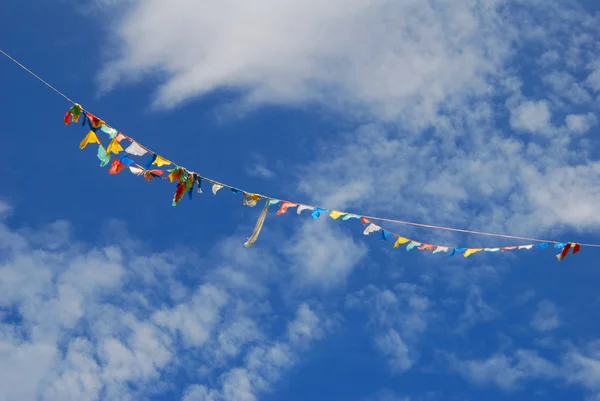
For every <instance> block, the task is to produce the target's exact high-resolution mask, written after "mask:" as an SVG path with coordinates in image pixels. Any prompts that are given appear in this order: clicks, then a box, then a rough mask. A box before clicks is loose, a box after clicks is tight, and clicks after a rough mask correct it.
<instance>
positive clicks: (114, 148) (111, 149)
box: [106, 138, 123, 154]
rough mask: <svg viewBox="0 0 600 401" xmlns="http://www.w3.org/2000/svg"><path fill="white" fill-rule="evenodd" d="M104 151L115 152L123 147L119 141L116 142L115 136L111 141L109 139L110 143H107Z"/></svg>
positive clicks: (120, 150)
mask: <svg viewBox="0 0 600 401" xmlns="http://www.w3.org/2000/svg"><path fill="white" fill-rule="evenodd" d="M106 151H107V152H108V153H110V152H113V153H114V154H117V153H119V152H122V151H123V147H122V146H121V144H120V143H119V142H117V138H113V139H112V141H110V143H109V144H108V148H106Z"/></svg>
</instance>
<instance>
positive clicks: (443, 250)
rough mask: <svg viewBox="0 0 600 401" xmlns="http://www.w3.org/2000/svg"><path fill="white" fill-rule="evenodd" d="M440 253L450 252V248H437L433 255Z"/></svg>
mask: <svg viewBox="0 0 600 401" xmlns="http://www.w3.org/2000/svg"><path fill="white" fill-rule="evenodd" d="M438 252H448V247H447V246H438V247H437V248H435V250H434V251H433V253H438Z"/></svg>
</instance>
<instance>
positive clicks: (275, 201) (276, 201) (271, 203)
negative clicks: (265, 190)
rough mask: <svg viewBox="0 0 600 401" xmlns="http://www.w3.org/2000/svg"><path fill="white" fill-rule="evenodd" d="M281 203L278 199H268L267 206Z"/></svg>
mask: <svg viewBox="0 0 600 401" xmlns="http://www.w3.org/2000/svg"><path fill="white" fill-rule="evenodd" d="M279 202H281V201H280V200H279V199H269V205H276V204H278V203H279Z"/></svg>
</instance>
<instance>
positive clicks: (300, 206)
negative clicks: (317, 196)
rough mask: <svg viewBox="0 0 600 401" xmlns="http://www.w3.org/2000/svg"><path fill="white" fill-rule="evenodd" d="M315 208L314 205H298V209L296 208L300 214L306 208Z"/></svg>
mask: <svg viewBox="0 0 600 401" xmlns="http://www.w3.org/2000/svg"><path fill="white" fill-rule="evenodd" d="M313 209H314V207H312V206H306V205H298V209H296V213H298V214H300V213H302V211H304V210H313Z"/></svg>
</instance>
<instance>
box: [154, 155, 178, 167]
mask: <svg viewBox="0 0 600 401" xmlns="http://www.w3.org/2000/svg"><path fill="white" fill-rule="evenodd" d="M155 156H156V157H154V158H153V159H154V160H153V161H152V164H156V165H157V166H158V167H162V166H168V165H169V164H173V163H171V162H170V161H168V160H167V159H165V158H164V157H162V156H159V155H155Z"/></svg>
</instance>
